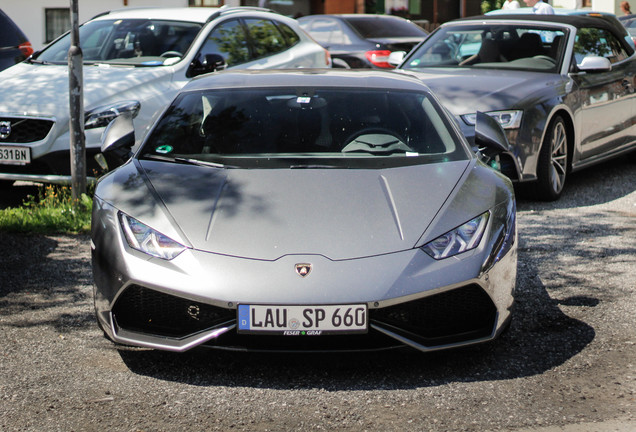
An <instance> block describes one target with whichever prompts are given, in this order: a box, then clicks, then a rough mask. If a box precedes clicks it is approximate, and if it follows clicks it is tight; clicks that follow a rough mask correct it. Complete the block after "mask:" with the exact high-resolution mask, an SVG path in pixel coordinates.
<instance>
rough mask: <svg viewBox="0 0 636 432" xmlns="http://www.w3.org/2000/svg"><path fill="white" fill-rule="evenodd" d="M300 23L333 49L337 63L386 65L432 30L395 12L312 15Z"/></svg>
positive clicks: (357, 67)
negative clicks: (388, 13) (392, 54)
mask: <svg viewBox="0 0 636 432" xmlns="http://www.w3.org/2000/svg"><path fill="white" fill-rule="evenodd" d="M298 22H299V23H300V26H301V27H302V28H303V30H305V31H306V32H307V33H309V35H310V36H311V37H313V38H314V39H315V40H316V41H317V42H318V43H319V44H320V45H322V46H323V47H324V48H326V49H327V50H329V52H330V54H331V58H332V59H333V64H334V67H343V68H351V69H359V68H385V69H392V68H393V66H392V65H390V64H389V63H388V59H389V55H390V54H391V52H393V51H407V52H408V51H410V50H411V48H413V47H414V46H415V45H417V44H418V43H420V42H421V41H422V40H424V39H425V38H426V36H427V35H428V33H427V32H426V31H425V30H424V29H423V28H421V27H419V26H418V25H416V24H414V23H412V22H411V21H409V20H406V19H404V18H400V17H398V16H392V15H371V14H368V15H365V14H343V15H309V16H304V17H301V18H299V19H298Z"/></svg>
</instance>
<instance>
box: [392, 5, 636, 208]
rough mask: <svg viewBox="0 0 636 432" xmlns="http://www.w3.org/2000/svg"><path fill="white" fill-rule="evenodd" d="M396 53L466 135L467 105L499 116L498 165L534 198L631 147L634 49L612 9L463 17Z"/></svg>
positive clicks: (635, 115)
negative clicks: (502, 142)
mask: <svg viewBox="0 0 636 432" xmlns="http://www.w3.org/2000/svg"><path fill="white" fill-rule="evenodd" d="M403 56H404V54H402V55H400V54H397V53H394V55H393V59H392V60H391V61H392V62H393V63H395V64H398V63H401V64H400V66H399V69H400V70H402V71H404V72H408V73H414V74H416V75H417V76H418V77H419V78H421V79H422V80H423V81H424V82H425V83H426V84H427V85H428V86H429V87H430V88H431V89H432V90H433V91H434V92H435V94H436V95H438V96H439V98H440V99H441V100H442V102H443V103H444V105H445V106H446V107H447V108H448V109H449V110H450V111H451V112H452V113H453V114H454V115H455V116H456V117H457V119H458V120H459V122H460V124H461V126H462V129H463V130H464V133H465V135H466V136H467V137H468V138H469V140H472V137H473V136H474V130H473V127H474V123H475V112H476V111H483V112H486V113H488V114H490V115H492V116H493V117H495V118H497V119H498V120H499V122H500V123H501V125H502V126H503V127H504V128H505V130H506V132H507V135H508V140H509V142H510V144H511V145H512V147H513V158H512V159H509V158H507V157H502V158H501V164H502V171H503V172H504V173H506V174H507V175H509V176H510V177H511V178H512V179H513V180H515V181H520V182H533V183H534V185H533V189H534V191H535V192H536V195H537V198H540V199H544V200H555V199H558V198H559V197H560V195H561V193H562V191H563V187H564V184H565V181H566V177H567V174H568V172H570V171H573V170H578V169H581V168H584V167H587V166H589V165H592V164H595V163H598V162H602V161H605V160H607V159H609V158H611V157H616V156H619V155H622V154H626V153H627V152H632V151H634V150H636V94H635V93H634V86H635V79H636V55H635V54H634V45H633V42H632V40H631V39H630V38H629V35H628V34H627V31H626V30H625V28H624V27H623V26H622V25H621V24H620V23H619V22H618V20H617V19H616V18H615V17H612V16H608V15H603V14H595V13H587V14H583V13H581V14H579V15H575V16H565V15H527V14H525V15H511V14H506V15H497V16H482V17H474V18H467V19H462V20H457V21H452V22H449V23H446V24H444V25H443V26H441V27H440V28H439V29H437V30H436V31H435V32H434V33H432V34H431V35H430V36H429V37H428V38H427V39H426V40H425V41H424V42H423V43H422V44H420V45H419V46H418V47H417V48H416V49H414V50H413V51H411V52H410V54H409V55H408V56H407V57H406V58H403ZM402 59H403V61H402ZM518 167H521V170H520V175H519V174H518Z"/></svg>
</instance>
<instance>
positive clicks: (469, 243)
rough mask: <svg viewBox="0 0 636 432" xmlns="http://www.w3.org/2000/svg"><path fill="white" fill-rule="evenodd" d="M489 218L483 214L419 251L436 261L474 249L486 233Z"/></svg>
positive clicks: (488, 214)
mask: <svg viewBox="0 0 636 432" xmlns="http://www.w3.org/2000/svg"><path fill="white" fill-rule="evenodd" d="M489 216H490V213H489V212H485V213H483V214H481V215H479V216H477V217H476V218H474V219H471V220H470V221H468V222H466V223H465V224H463V225H462V226H459V227H457V228H455V229H453V230H451V231H449V232H447V233H446V234H442V235H441V236H439V237H437V238H436V239H435V240H433V241H430V242H428V243H426V244H425V245H424V246H422V247H421V248H420V249H422V250H423V251H424V252H426V253H427V254H428V255H430V257H431V258H434V259H436V260H441V259H444V258H449V257H452V256H454V255H457V254H460V253H462V252H466V251H469V250H471V249H474V248H476V247H477V246H479V242H480V241H481V238H482V236H483V235H484V231H486V225H487V224H488V217H489Z"/></svg>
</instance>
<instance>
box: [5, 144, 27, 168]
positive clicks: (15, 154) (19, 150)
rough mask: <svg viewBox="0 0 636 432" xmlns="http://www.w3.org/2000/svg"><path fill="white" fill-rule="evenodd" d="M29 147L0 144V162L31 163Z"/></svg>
mask: <svg viewBox="0 0 636 432" xmlns="http://www.w3.org/2000/svg"><path fill="white" fill-rule="evenodd" d="M30 150H31V149H30V148H28V147H13V146H2V145H0V164H8V165H26V164H28V163H31V151H30Z"/></svg>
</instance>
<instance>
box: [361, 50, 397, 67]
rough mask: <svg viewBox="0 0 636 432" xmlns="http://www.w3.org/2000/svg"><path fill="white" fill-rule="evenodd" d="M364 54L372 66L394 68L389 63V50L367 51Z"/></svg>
mask: <svg viewBox="0 0 636 432" xmlns="http://www.w3.org/2000/svg"><path fill="white" fill-rule="evenodd" d="M364 55H365V56H366V57H367V60H369V61H370V62H371V63H372V64H373V65H374V66H377V67H380V68H388V69H393V68H394V66H392V65H390V64H389V56H390V55H391V51H389V50H378V51H367V52H366V53H364Z"/></svg>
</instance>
